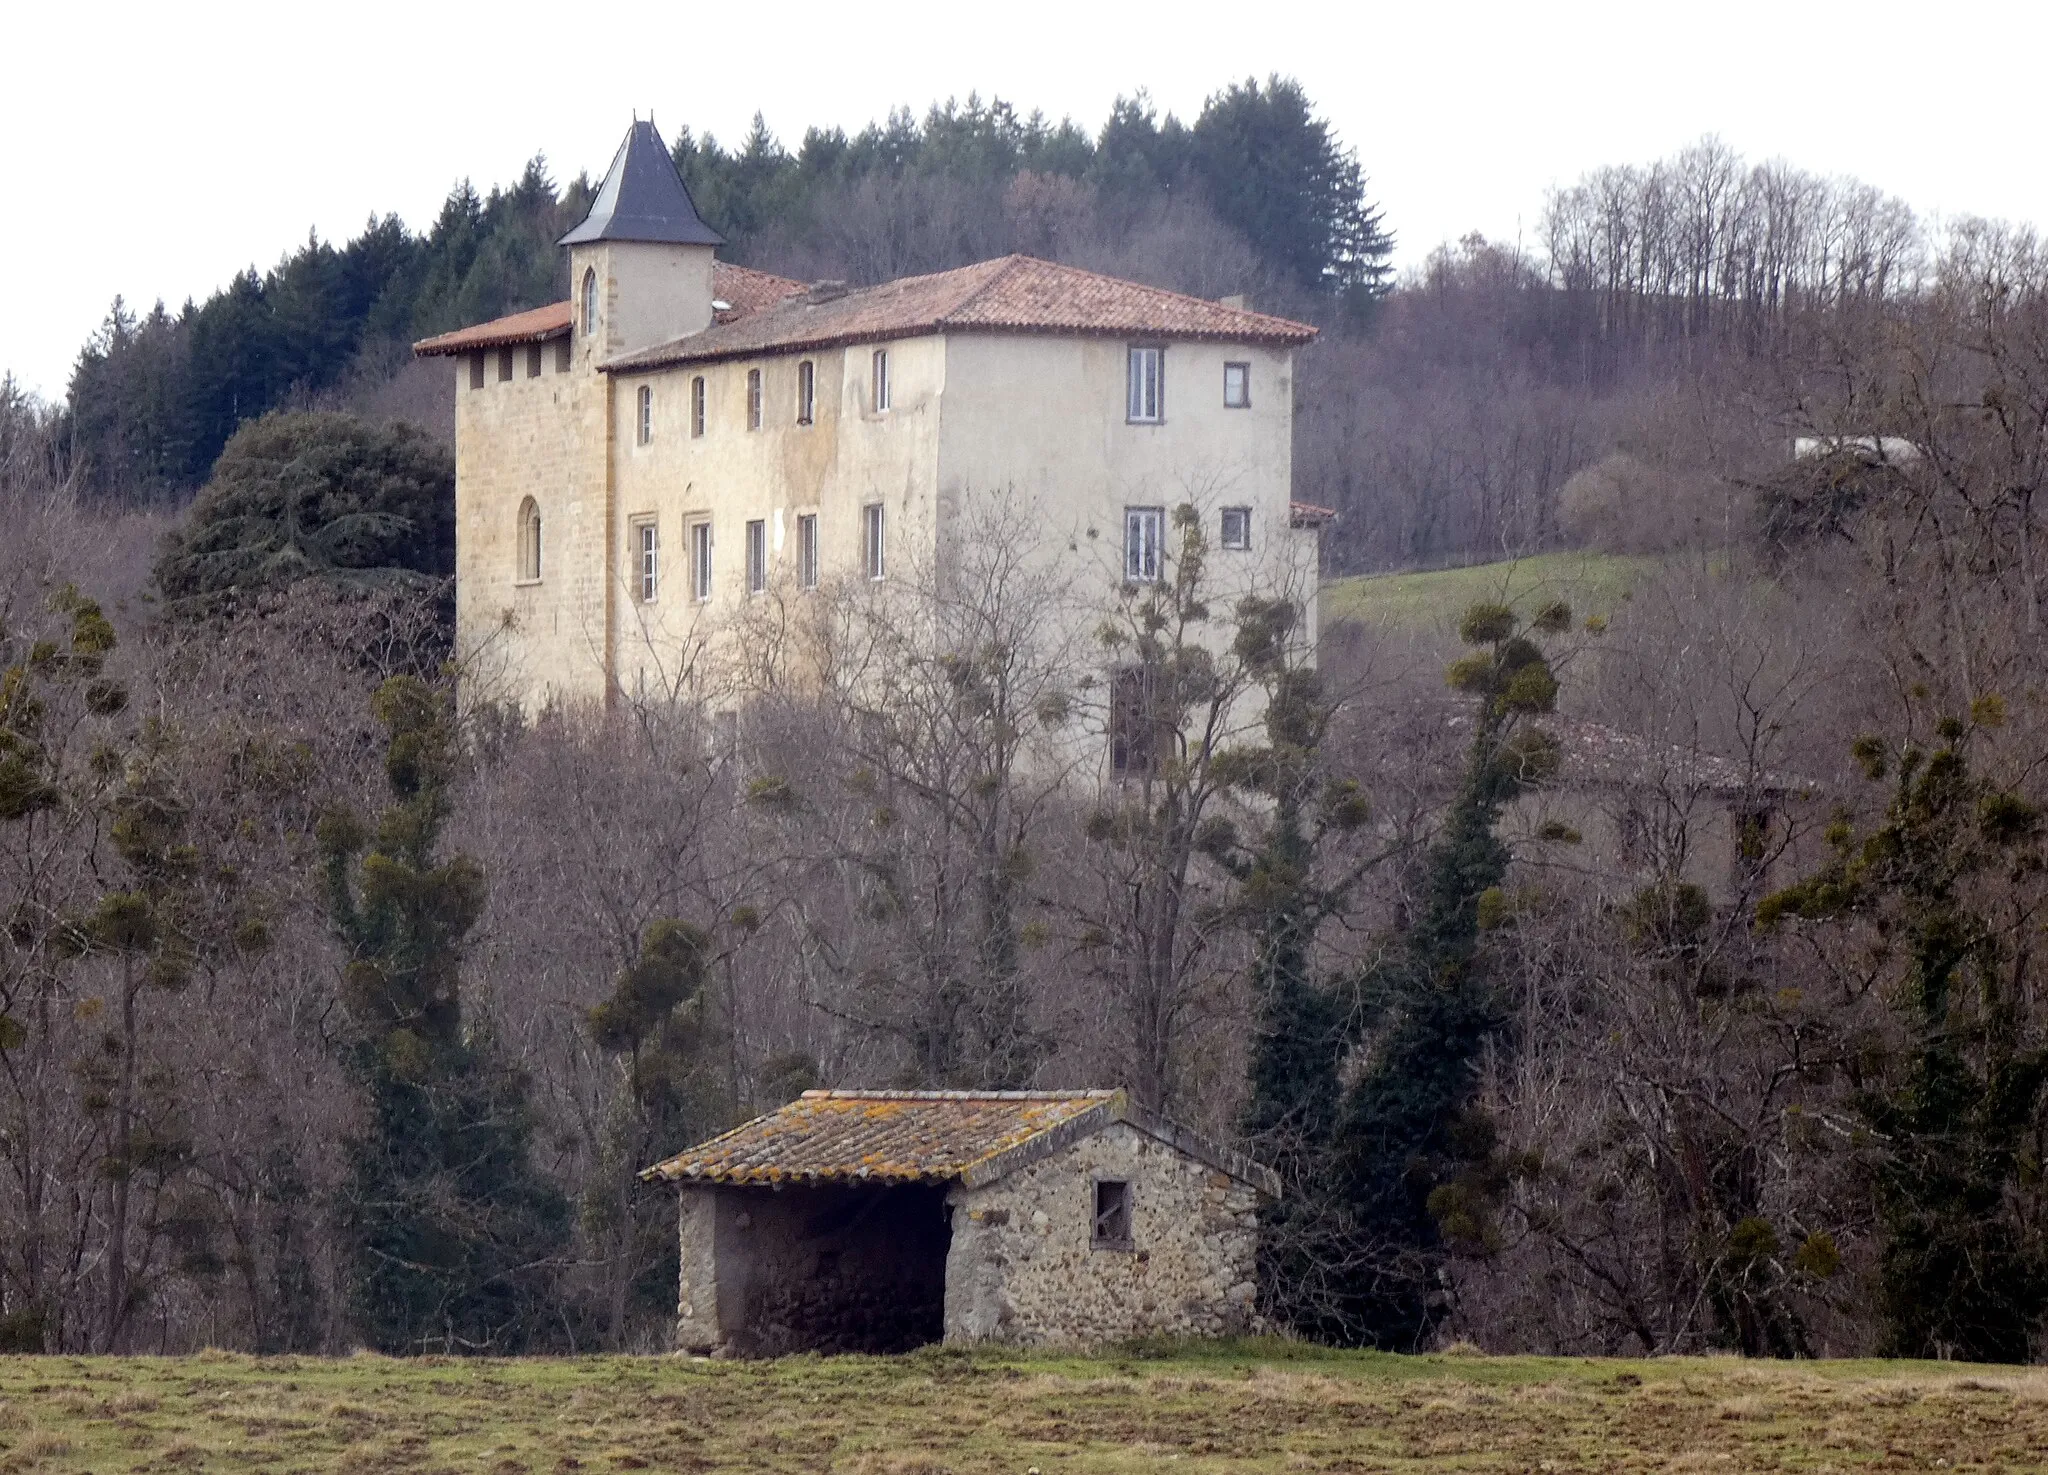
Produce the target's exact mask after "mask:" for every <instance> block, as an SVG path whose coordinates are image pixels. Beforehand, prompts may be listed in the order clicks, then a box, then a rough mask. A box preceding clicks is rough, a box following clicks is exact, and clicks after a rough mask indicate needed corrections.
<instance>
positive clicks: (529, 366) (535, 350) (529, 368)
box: [526, 343, 541, 379]
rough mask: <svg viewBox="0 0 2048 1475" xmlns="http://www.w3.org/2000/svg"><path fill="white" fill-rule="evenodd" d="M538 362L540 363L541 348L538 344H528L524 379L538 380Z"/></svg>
mask: <svg viewBox="0 0 2048 1475" xmlns="http://www.w3.org/2000/svg"><path fill="white" fill-rule="evenodd" d="M540 361H541V346H540V345H539V344H538V343H529V344H528V345H527V346H526V377H527V378H529V379H538V378H540Z"/></svg>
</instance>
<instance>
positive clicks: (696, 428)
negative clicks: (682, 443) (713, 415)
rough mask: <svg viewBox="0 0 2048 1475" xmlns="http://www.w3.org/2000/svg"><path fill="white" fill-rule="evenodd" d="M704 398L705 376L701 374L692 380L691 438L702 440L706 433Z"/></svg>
mask: <svg viewBox="0 0 2048 1475" xmlns="http://www.w3.org/2000/svg"><path fill="white" fill-rule="evenodd" d="M704 400H705V388H704V376H703V375H702V374H699V375H697V376H696V377H695V378H693V379H691V380H690V439H692V440H701V439H702V438H703V435H704V421H705V414H704V411H705V404H704Z"/></svg>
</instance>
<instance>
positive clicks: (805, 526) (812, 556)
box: [796, 512, 818, 589]
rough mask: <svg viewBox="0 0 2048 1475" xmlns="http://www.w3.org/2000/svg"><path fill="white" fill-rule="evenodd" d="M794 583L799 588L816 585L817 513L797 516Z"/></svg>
mask: <svg viewBox="0 0 2048 1475" xmlns="http://www.w3.org/2000/svg"><path fill="white" fill-rule="evenodd" d="M796 583H797V587H798V588H799V589H815V588H817V587H818V514H817V513H815V512H804V513H799V514H798V516H797V520H796Z"/></svg>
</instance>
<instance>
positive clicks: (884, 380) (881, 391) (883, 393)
mask: <svg viewBox="0 0 2048 1475" xmlns="http://www.w3.org/2000/svg"><path fill="white" fill-rule="evenodd" d="M873 374H874V397H875V412H876V413H877V414H879V413H881V412H882V411H883V410H886V409H888V408H889V350H888V349H886V348H878V349H876V350H875V360H874V369H873Z"/></svg>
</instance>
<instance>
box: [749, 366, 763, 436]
mask: <svg viewBox="0 0 2048 1475" xmlns="http://www.w3.org/2000/svg"><path fill="white" fill-rule="evenodd" d="M760 428H761V371H760V370H759V369H749V370H747V429H749V430H759V429H760Z"/></svg>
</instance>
